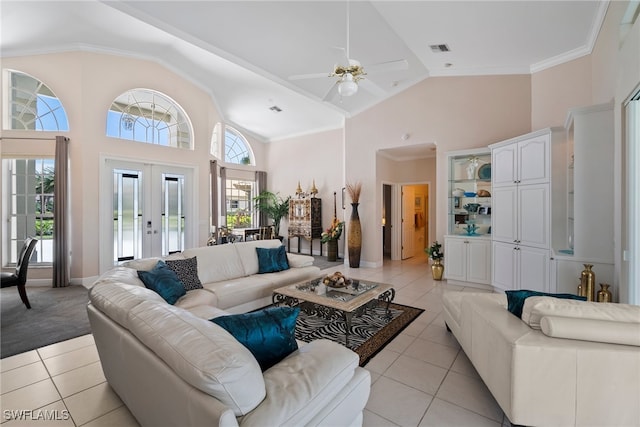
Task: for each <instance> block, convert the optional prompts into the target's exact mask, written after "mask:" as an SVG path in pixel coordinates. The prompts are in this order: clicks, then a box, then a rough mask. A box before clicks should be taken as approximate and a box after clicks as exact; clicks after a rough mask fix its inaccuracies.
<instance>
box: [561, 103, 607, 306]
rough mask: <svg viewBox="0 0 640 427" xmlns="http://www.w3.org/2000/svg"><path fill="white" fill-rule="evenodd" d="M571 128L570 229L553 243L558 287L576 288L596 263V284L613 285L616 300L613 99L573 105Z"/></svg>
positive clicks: (564, 289) (567, 164)
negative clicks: (585, 268)
mask: <svg viewBox="0 0 640 427" xmlns="http://www.w3.org/2000/svg"><path fill="white" fill-rule="evenodd" d="M565 127H566V129H567V130H566V132H567V148H568V149H567V156H566V158H565V171H566V174H567V190H566V193H565V194H566V198H567V216H566V217H565V218H564V221H565V222H566V224H567V230H566V234H565V235H564V240H563V241H561V242H557V244H554V246H553V249H554V262H553V265H552V274H551V278H552V288H553V289H555V290H556V291H557V292H571V293H575V292H576V288H577V285H578V278H579V277H580V272H581V271H582V270H583V269H584V264H592V265H593V271H594V273H595V275H596V285H599V284H600V283H607V284H609V285H611V288H610V290H611V292H612V293H613V296H614V301H615V300H616V297H617V284H616V283H615V282H614V278H615V274H614V245H615V243H614V217H615V213H614V205H615V200H614V195H615V189H614V169H613V168H614V148H613V147H614V144H613V140H614V113H613V103H607V104H599V105H593V106H589V107H581V108H573V109H570V110H569V114H568V115H567V122H566V124H565ZM596 288H597V289H598V288H599V286H596Z"/></svg>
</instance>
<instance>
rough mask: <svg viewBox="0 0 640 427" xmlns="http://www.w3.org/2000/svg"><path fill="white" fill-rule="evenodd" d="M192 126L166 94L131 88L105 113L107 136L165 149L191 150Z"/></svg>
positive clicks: (182, 111) (181, 110)
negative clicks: (160, 146) (159, 146)
mask: <svg viewBox="0 0 640 427" xmlns="http://www.w3.org/2000/svg"><path fill="white" fill-rule="evenodd" d="M191 134H192V132H191V125H190V123H189V120H188V119H187V115H186V114H185V112H184V110H183V109H182V108H181V107H180V106H179V105H178V104H176V103H175V102H174V101H173V100H171V99H170V98H169V97H167V96H166V95H163V94H161V93H159V92H156V91H153V90H150V89H132V90H130V91H127V92H125V93H123V94H122V95H120V96H119V97H117V98H116V99H115V101H113V103H112V104H111V108H110V109H109V111H108V113H107V136H110V137H113V138H121V139H129V140H132V141H138V142H146V143H149V144H156V145H162V146H165V147H175V148H188V149H191V148H193V147H192V144H191Z"/></svg>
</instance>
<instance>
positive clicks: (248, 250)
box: [233, 239, 282, 276]
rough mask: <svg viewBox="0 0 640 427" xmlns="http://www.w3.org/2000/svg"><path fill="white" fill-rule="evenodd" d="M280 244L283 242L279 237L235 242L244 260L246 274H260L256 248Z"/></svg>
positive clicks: (239, 254) (274, 246) (236, 248)
mask: <svg viewBox="0 0 640 427" xmlns="http://www.w3.org/2000/svg"><path fill="white" fill-rule="evenodd" d="M279 246H282V243H281V242H280V240H278V239H267V240H253V241H249V242H242V243H235V244H233V247H234V248H235V250H236V251H237V254H238V257H239V259H240V260H241V262H242V266H243V268H244V275H245V276H250V275H252V274H258V271H259V265H258V253H257V252H256V248H277V247H279Z"/></svg>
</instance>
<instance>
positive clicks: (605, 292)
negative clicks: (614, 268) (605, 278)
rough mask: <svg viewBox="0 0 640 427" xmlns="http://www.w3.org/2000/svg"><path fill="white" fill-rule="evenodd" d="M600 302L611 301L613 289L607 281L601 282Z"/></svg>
mask: <svg viewBox="0 0 640 427" xmlns="http://www.w3.org/2000/svg"><path fill="white" fill-rule="evenodd" d="M598 302H611V291H610V290H609V285H607V284H606V283H600V290H599V291H598Z"/></svg>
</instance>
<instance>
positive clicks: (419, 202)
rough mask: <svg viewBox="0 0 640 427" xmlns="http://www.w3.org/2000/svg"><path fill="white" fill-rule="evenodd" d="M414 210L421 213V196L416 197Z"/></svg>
mask: <svg viewBox="0 0 640 427" xmlns="http://www.w3.org/2000/svg"><path fill="white" fill-rule="evenodd" d="M414 207H415V210H417V211H421V210H422V196H416V201H415V206H414Z"/></svg>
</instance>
